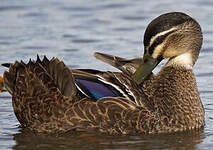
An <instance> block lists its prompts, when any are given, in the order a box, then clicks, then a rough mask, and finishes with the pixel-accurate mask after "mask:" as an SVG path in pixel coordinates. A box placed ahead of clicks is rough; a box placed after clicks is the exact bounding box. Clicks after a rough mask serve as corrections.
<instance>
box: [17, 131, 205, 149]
mask: <svg viewBox="0 0 213 150" xmlns="http://www.w3.org/2000/svg"><path fill="white" fill-rule="evenodd" d="M13 136H14V140H15V141H16V145H15V146H14V147H13V149H14V150H29V149H37V148H39V149H41V150H43V149H51V150H56V149H57V150H58V149H65V150H68V149H69V150H71V149H79V150H80V149H82V150H83V149H84V150H85V149H122V150H125V149H128V150H130V149H136V150H137V149H143V150H150V149H151V150H155V149H156V150H159V149H167V150H170V149H171V150H175V149H178V150H179V149H187V150H195V149H197V144H199V143H201V142H202V141H203V139H204V138H205V137H204V135H203V131H194V132H185V133H175V134H160V135H144V136H142V135H140V136H109V135H104V134H94V133H72V134H71V133H67V134H66V135H63V136H62V135H45V134H34V133H32V132H29V131H24V130H22V131H21V132H20V133H18V134H14V135H13Z"/></svg>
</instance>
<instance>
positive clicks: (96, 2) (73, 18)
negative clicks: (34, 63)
mask: <svg viewBox="0 0 213 150" xmlns="http://www.w3.org/2000/svg"><path fill="white" fill-rule="evenodd" d="M212 8H213V1H212V0H205V1H204V0H182V1H177V0H164V1H156V0H149V1H148V0H146V1H145V0H141V1H139V0H135V1H133V0H116V1H115V0H106V1H103V0H102V1H101V0H76V1H75V0H60V1H59V0H51V1H50V0H49V1H44V0H30V1H29V0H21V1H20V0H19V1H18V0H1V2H0V63H4V62H13V61H15V60H24V61H27V60H28V59H29V58H36V55H37V54H39V55H41V56H42V55H47V56H48V57H49V58H51V57H58V58H60V59H61V60H63V61H64V62H65V64H67V65H68V66H69V67H72V68H93V69H101V70H115V69H114V68H112V67H110V66H108V65H106V64H103V63H102V62H100V61H98V60H95V58H94V57H93V53H94V52H95V51H99V52H105V53H109V54H112V55H118V56H121V57H126V58H133V57H138V56H141V55H142V53H143V47H142V42H141V41H142V39H143V34H144V30H145V28H146V26H147V24H148V23H149V22H150V21H151V20H152V19H153V18H154V17H157V16H158V15H160V14H162V13H165V12H170V11H183V12H185V13H187V14H189V15H191V16H193V17H194V18H195V19H196V20H197V21H198V22H199V23H200V25H201V27H202V29H203V34H204V43H203V48H202V51H201V53H200V57H199V60H198V62H197V63H196V65H195V68H194V72H195V74H196V78H197V83H198V87H199V91H200V94H201V98H202V102H203V105H204V108H205V111H206V126H205V128H204V131H203V132H200V133H179V134H169V135H168V134H166V135H154V136H106V135H99V134H86V133H76V134H74V135H69V136H66V135H64V136H59V137H52V136H44V135H34V134H32V133H30V132H27V131H23V130H21V129H20V128H19V122H18V121H17V120H16V117H15V116H14V113H13V109H12V104H11V96H10V95H9V94H8V93H1V94H0V149H1V150H11V149H15V150H19V149H22V150H23V149H26V150H29V149H106V150H111V149H122V150H125V149H126V150H127V149H128V150H129V149H132V150H139V149H156V150H158V149H166V150H173V149H187V150H200V149H202V150H203V149H204V150H205V149H206V150H208V149H211V147H212V146H213V126H212V124H213V102H212V98H213V59H212V58H213V50H212V49H213V9H212ZM4 70H5V68H3V67H0V74H1V75H2V74H3V72H4Z"/></svg>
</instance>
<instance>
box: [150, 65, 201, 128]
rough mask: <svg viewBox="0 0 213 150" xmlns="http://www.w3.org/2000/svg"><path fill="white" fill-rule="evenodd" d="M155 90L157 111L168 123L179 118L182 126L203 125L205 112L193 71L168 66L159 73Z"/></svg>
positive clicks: (154, 98)
mask: <svg viewBox="0 0 213 150" xmlns="http://www.w3.org/2000/svg"><path fill="white" fill-rule="evenodd" d="M154 89H155V91H154V93H153V95H154V97H153V100H154V107H155V110H156V111H157V113H158V114H160V115H161V116H164V117H167V119H168V121H172V120H177V118H178V119H180V123H182V124H188V123H189V122H190V124H194V125H195V126H196V125H197V123H196V122H195V121H198V122H199V123H201V122H202V123H203V118H204V116H203V115H204V110H203V106H202V103H201V100H200V96H199V92H198V89H197V84H196V80H195V76H194V73H193V71H192V69H189V68H186V67H184V66H176V65H175V66H173V65H166V66H165V67H163V68H162V69H161V71H160V72H159V73H158V75H157V78H156V80H155V83H154ZM175 118H176V119H175ZM192 122H193V123H192Z"/></svg>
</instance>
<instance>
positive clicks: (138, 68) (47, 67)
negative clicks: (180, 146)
mask: <svg viewBox="0 0 213 150" xmlns="http://www.w3.org/2000/svg"><path fill="white" fill-rule="evenodd" d="M202 41H203V36H202V31H201V27H200V25H199V23H198V22H197V21H196V20H195V19H193V18H192V17H190V16H189V15H187V14H185V13H182V12H170V13H165V14H162V15H160V16H158V17H157V18H155V19H153V20H152V21H151V22H150V23H149V24H148V26H147V28H146V30H145V33H144V40H143V44H144V55H143V58H134V59H125V58H121V57H118V56H113V55H109V54H104V53H100V52H96V53H95V54H94V56H95V57H96V58H97V59H99V60H101V61H103V62H105V63H107V64H109V65H111V66H113V67H115V68H117V69H119V70H120V71H118V72H112V71H99V70H93V69H70V68H68V67H67V66H66V65H65V64H64V62H63V61H61V60H59V59H58V58H55V57H54V58H52V59H48V58H47V57H46V56H44V58H43V59H40V58H39V56H37V60H35V61H34V60H31V59H30V60H29V62H28V63H24V62H23V61H15V62H14V63H4V64H2V65H3V66H5V67H8V68H9V70H7V71H5V72H4V74H3V83H4V86H5V88H6V89H7V91H8V92H9V93H10V94H11V95H12V105H13V109H14V113H15V115H16V117H17V119H18V121H19V122H20V124H21V127H22V128H28V129H30V130H31V131H33V132H38V133H66V132H78V131H81V132H100V133H107V134H111V135H114V134H122V135H132V134H160V133H173V132H183V131H194V130H202V128H203V127H204V124H205V122H204V115H205V111H204V108H203V105H202V101H201V99H200V95H199V91H198V88H197V84H196V79H195V75H194V73H193V66H194V64H195V62H196V60H197V58H198V55H199V52H200V49H201V46H202ZM163 59H168V61H167V63H166V64H165V65H164V66H162V67H161V69H160V71H159V72H158V73H157V74H154V73H153V69H154V68H155V67H156V66H157V65H158V64H159V63H160V62H161V61H162V60H163Z"/></svg>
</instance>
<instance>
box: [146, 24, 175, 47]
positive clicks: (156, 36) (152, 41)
mask: <svg viewBox="0 0 213 150" xmlns="http://www.w3.org/2000/svg"><path fill="white" fill-rule="evenodd" d="M174 30H177V27H173V28H171V29H169V30H166V31H163V32H160V33H158V34H156V35H155V36H153V37H152V38H151V40H150V42H149V47H150V46H151V45H152V44H153V43H154V41H155V40H156V39H157V38H158V37H160V36H162V35H165V34H167V33H168V32H171V31H174Z"/></svg>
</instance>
